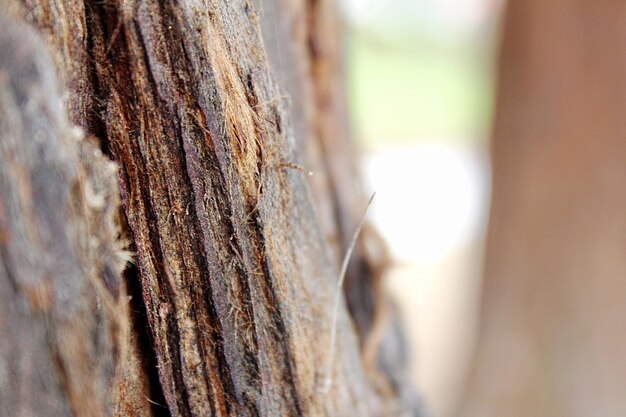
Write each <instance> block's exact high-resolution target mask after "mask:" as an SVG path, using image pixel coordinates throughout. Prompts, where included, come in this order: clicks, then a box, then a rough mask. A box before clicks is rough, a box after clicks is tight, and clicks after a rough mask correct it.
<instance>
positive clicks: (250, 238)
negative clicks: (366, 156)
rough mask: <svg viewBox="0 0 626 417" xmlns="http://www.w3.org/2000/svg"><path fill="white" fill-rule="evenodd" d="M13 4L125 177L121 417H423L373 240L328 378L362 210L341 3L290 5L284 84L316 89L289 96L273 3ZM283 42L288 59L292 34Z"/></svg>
mask: <svg viewBox="0 0 626 417" xmlns="http://www.w3.org/2000/svg"><path fill="white" fill-rule="evenodd" d="M1 3H2V5H3V6H4V7H3V10H5V11H6V12H7V14H8V15H10V16H12V17H13V18H14V19H16V20H21V21H25V22H28V23H30V24H31V25H32V26H33V27H34V28H36V29H37V30H38V31H39V33H40V34H41V36H42V37H43V38H44V39H45V41H46V43H47V44H48V45H49V47H50V49H51V51H52V52H53V57H54V60H55V66H56V68H57V69H58V71H59V74H60V76H61V78H62V80H63V83H64V85H65V86H66V87H67V89H68V91H67V94H66V95H65V96H64V97H65V101H64V104H65V109H66V112H67V114H68V115H69V117H70V118H71V120H72V122H74V123H76V124H77V125H79V126H81V127H82V128H83V129H84V130H85V131H86V132H88V133H89V134H91V135H93V136H95V137H97V138H98V139H99V140H100V145H101V147H102V149H103V151H104V152H105V153H106V154H107V155H108V156H109V157H110V158H112V159H113V160H115V161H116V162H117V163H118V183H119V187H120V190H121V201H122V207H123V213H124V215H123V218H122V223H123V227H124V229H125V230H126V233H128V235H129V239H130V241H131V247H130V249H131V250H132V251H133V252H135V253H136V257H135V263H136V267H131V268H130V269H128V270H127V271H126V272H125V279H126V283H127V286H128V291H129V293H130V294H131V295H132V297H133V299H132V301H131V309H132V312H133V316H132V317H133V320H132V323H131V324H132V331H131V338H130V339H128V338H124V339H123V340H124V349H122V351H123V352H125V354H124V355H122V357H121V359H122V360H119V361H118V362H119V363H118V366H117V369H118V379H117V380H116V383H115V384H114V385H115V386H114V389H115V390H117V393H118V394H116V395H114V396H113V397H114V398H113V400H114V402H115V401H117V403H115V404H114V405H113V406H114V407H115V410H116V413H117V414H118V415H152V414H154V415H157V414H171V415H181V416H200V415H202V416H204V415H214V416H292V415H293V416H299V415H302V416H354V415H359V416H367V415H375V416H378V415H381V416H385V415H399V414H401V413H403V412H411V413H416V412H417V411H416V407H415V405H414V404H413V402H414V400H413V398H411V396H412V394H411V391H410V390H408V389H407V385H406V381H405V380H404V379H403V378H402V377H401V376H400V373H399V372H398V370H400V371H402V367H403V362H402V360H398V361H396V360H395V356H396V353H397V352H399V351H401V348H400V347H399V346H400V345H399V344H398V340H399V339H398V334H397V333H396V330H397V327H396V326H395V325H393V322H392V321H390V320H391V319H390V317H391V315H390V314H387V315H385V314H380V312H384V311H386V310H385V309H384V308H383V307H384V304H381V300H384V298H383V297H382V296H381V295H380V294H379V292H380V291H379V289H378V288H379V280H380V277H381V275H382V270H383V269H384V262H385V261H384V259H385V258H384V251H383V249H382V247H381V244H380V242H379V240H378V239H377V238H376V237H375V236H374V235H373V232H371V231H366V232H365V233H364V236H363V238H362V240H361V245H360V246H361V247H360V249H359V250H358V251H357V253H356V254H355V255H356V262H355V266H353V267H352V268H351V271H350V275H349V281H348V287H347V288H348V295H349V299H350V307H351V308H350V313H352V317H354V318H355V319H356V323H357V327H356V328H355V327H354V325H353V320H352V317H351V316H350V314H349V312H348V310H347V309H346V307H345V305H343V304H342V306H341V308H340V315H339V320H338V323H337V325H338V338H337V346H336V349H335V352H336V353H335V357H334V358H332V363H333V367H332V373H331V374H330V375H328V374H327V372H326V364H327V363H328V361H329V360H330V359H331V358H329V356H328V355H329V352H330V351H331V349H329V343H330V334H331V326H332V323H331V312H332V308H333V306H332V302H333V295H334V294H333V291H334V289H335V283H336V280H337V278H338V277H337V273H338V270H339V262H340V260H341V256H342V255H343V251H344V250H345V245H346V243H347V241H348V239H349V235H350V233H351V232H352V229H353V227H355V225H356V224H357V223H358V220H359V219H358V216H359V215H360V212H361V209H362V207H363V206H364V203H365V198H363V196H362V195H361V194H360V192H359V191H358V188H355V186H354V184H356V179H352V176H353V174H354V172H355V171H354V169H353V166H352V165H351V158H352V156H351V155H352V154H351V151H350V149H349V148H348V147H346V146H347V145H346V144H347V143H348V142H347V141H348V139H349V138H348V135H347V133H346V130H345V120H343V118H344V114H343V113H342V112H343V111H344V110H343V103H342V102H341V100H342V99H341V97H342V96H341V95H340V92H339V93H335V92H334V91H335V87H336V86H338V83H341V81H340V79H339V78H336V75H334V74H335V73H336V71H338V68H339V65H340V62H339V61H338V51H332V52H331V53H330V54H328V53H324V48H326V46H324V45H325V43H324V42H322V39H323V36H325V35H323V33H326V31H327V30H328V29H327V27H330V28H333V27H334V29H333V30H338V29H337V27H336V26H333V25H335V23H333V22H332V21H329V20H328V18H329V16H332V14H333V13H334V11H333V9H332V7H330V5H329V3H326V2H310V3H309V2H304V1H303V2H293V3H292V4H291V7H296V8H299V10H301V11H302V12H303V13H301V14H298V13H292V10H290V11H288V12H287V16H291V17H293V18H294V19H295V20H298V19H302V18H305V19H309V18H311V19H312V18H315V19H314V20H313V21H314V22H316V24H315V25H313V26H312V28H311V32H310V33H307V34H304V35H303V36H302V37H301V38H298V42H295V41H294V42H293V44H292V47H293V48H294V49H293V50H292V52H293V55H291V56H290V54H291V53H292V52H288V53H284V54H283V56H285V57H289V56H290V58H289V59H291V60H292V61H291V65H290V66H285V67H282V69H281V70H284V71H285V72H286V73H287V72H291V71H296V70H298V69H300V70H303V71H305V72H307V73H305V74H304V75H303V77H304V78H302V79H299V80H296V81H294V84H292V85H291V86H290V87H285V88H284V90H283V89H281V87H279V85H278V84H277V80H276V76H275V75H274V72H276V71H277V69H276V61H272V60H270V61H271V63H268V60H267V56H266V50H265V47H264V42H263V39H264V38H265V39H267V37H268V30H270V28H271V27H272V26H271V24H270V25H269V26H267V24H266V23H267V21H266V20H263V19H266V18H267V15H268V13H269V11H268V6H269V5H272V7H279V4H278V3H268V4H253V3H251V2H247V1H239V0H238V1H228V2H219V1H185V2H181V3H180V4H177V5H174V4H172V3H168V2H156V1H145V2H128V1H107V2H85V3H82V2H75V1H41V0H39V1H29V2H24V3H22V2H19V1H13V0H3V1H2V2H1ZM319 8H322V9H319ZM320 10H323V13H318V12H319V11H320ZM277 13H280V12H277ZM261 16H263V17H261ZM283 17H285V16H283ZM261 20H263V22H265V23H263V25H261V24H260V22H261ZM279 21H280V22H284V20H279ZM324 22H326V23H324ZM274 25H275V27H274V29H275V30H274V34H275V36H276V39H279V38H280V39H283V44H284V45H287V44H291V42H292V40H293V38H292V33H293V32H292V31H297V30H298V28H297V27H292V28H291V29H289V28H287V29H285V28H283V30H284V32H281V29H280V26H279V25H277V24H276V21H275V20H274ZM326 25H329V26H326ZM261 26H263V31H264V32H263V33H262V31H261ZM318 37H319V38H320V39H317V38H318ZM277 42H278V41H277ZM316 42H317V46H316ZM278 46H279V47H280V45H278ZM309 46H310V47H311V48H312V49H311V50H309V49H308V48H309ZM298 48H301V49H300V50H298ZM270 49H271V48H270ZM279 59H280V58H279ZM300 59H303V60H304V61H302V62H301V61H300ZM279 64H280V63H279ZM283 64H284V65H289V64H288V63H287V64H285V63H283ZM296 64H297V65H296ZM279 77H280V76H279ZM279 81H280V79H279ZM286 84H287V83H286ZM305 91H308V92H307V93H306V95H304V96H302V97H301V96H300V95H299V93H300V92H305ZM285 94H290V95H291V96H292V99H293V100H294V101H297V100H300V101H299V102H298V103H295V104H293V107H290V106H289V105H288V104H287V103H286V100H284V99H282V98H281V97H282V96H284V95H285ZM318 108H319V112H318ZM292 112H293V114H294V118H293V121H294V122H293V125H292V122H291V118H290V114H291V113H292ZM298 112H300V113H298ZM302 114H307V116H306V117H305V116H302V117H300V115H302ZM342 123H343V124H342ZM302 126H305V127H302ZM333 129H336V131H335V132H334V131H333ZM337 132H340V134H337ZM308 170H311V171H313V172H314V175H313V176H308V175H307V171H308ZM368 230H369V229H368ZM120 314H121V316H122V317H126V316H125V315H124V311H121V313H120ZM127 321H128V320H127ZM127 324H128V323H127ZM128 325H129V326H130V324H128ZM385 329H387V330H391V331H390V332H387V336H384V335H385ZM381 335H383V336H381ZM129 340H132V341H133V343H130V342H129ZM382 341H386V343H382ZM134 343H136V344H134ZM385 346H386V347H385ZM381 352H383V353H385V354H384V355H382V356H381ZM113 357H114V358H115V357H116V356H115V355H114V356H113ZM392 364H393V365H392ZM381 370H382V372H381ZM328 378H332V384H331V387H330V390H329V391H328V392H324V391H323V390H322V388H323V387H324V385H325V382H326V380H327V379H328ZM147 401H148V402H150V405H147V404H146V402H147ZM73 410H74V412H75V413H76V409H73ZM77 414H79V415H82V414H81V413H77ZM59 415H63V414H59ZM66 415H68V414H67V413H66Z"/></svg>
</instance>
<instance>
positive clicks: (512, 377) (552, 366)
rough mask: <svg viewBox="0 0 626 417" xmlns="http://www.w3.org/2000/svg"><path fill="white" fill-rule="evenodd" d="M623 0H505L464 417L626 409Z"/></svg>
mask: <svg viewBox="0 0 626 417" xmlns="http://www.w3.org/2000/svg"><path fill="white" fill-rule="evenodd" d="M624 18H626V3H624V2H619V1H612V2H602V3H598V2H593V1H582V2H575V3H573V2H567V1H547V2H546V1H542V0H531V1H526V2H517V1H511V2H510V5H509V8H508V12H507V15H506V19H505V22H504V24H505V26H504V39H503V44H502V51H501V58H500V65H499V68H500V82H499V90H500V91H499V94H498V106H497V116H496V122H495V131H494V139H493V203H492V208H491V220H490V225H489V234H488V243H487V259H486V275H485V283H484V292H483V294H484V303H483V311H482V316H483V319H482V328H481V333H480V337H479V340H480V343H479V345H478V352H477V363H476V368H475V370H474V373H473V375H472V378H471V380H470V384H469V392H468V396H467V400H466V402H465V407H464V409H463V411H462V412H461V413H460V414H459V415H462V416H467V417H472V416H481V417H489V416H502V415H506V416H511V417H515V416H570V417H578V416H581V417H582V416H591V415H594V416H607V417H613V416H615V417H617V416H623V415H626V397H625V396H624V395H623V389H624V386H625V385H626V359H625V358H624V355H623V350H624V349H623V348H624V346H626V215H625V213H626V187H625V186H624V184H626V168H625V165H624V158H625V157H626V139H625V137H624V132H626V117H625V114H624V109H625V108H626V55H625V54H624V52H623V51H624V48H625V47H626V26H624Z"/></svg>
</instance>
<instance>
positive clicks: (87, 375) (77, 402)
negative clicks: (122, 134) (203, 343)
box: [0, 20, 128, 416]
mask: <svg viewBox="0 0 626 417" xmlns="http://www.w3.org/2000/svg"><path fill="white" fill-rule="evenodd" d="M0 25H1V28H2V29H1V30H0V91H1V94H0V113H1V114H2V117H1V118H0V161H1V163H0V415H3V416H33V415H55V416H62V415H84V416H105V415H110V410H111V409H112V407H113V405H114V404H115V392H114V390H113V389H111V387H113V386H114V385H115V384H114V382H115V375H116V373H115V371H116V366H117V363H118V362H119V361H120V360H122V359H123V358H122V357H123V356H124V352H123V351H122V350H123V349H124V348H123V346H124V344H123V343H122V341H123V340H125V338H126V337H127V334H128V332H127V325H126V321H125V318H126V317H124V315H123V313H124V312H125V311H126V308H125V300H126V297H125V296H124V294H123V293H124V288H123V284H122V282H121V280H120V272H121V269H122V266H123V264H124V261H123V259H122V258H121V257H120V255H121V254H122V252H121V251H120V247H119V245H118V243H117V242H118V230H119V229H118V222H117V219H116V217H117V210H118V204H119V196H118V193H117V185H116V179H115V167H114V164H113V163H112V162H110V161H109V160H108V159H107V158H106V157H104V156H103V155H102V152H101V151H100V150H99V149H98V148H97V146H95V145H94V144H93V143H90V142H89V141H87V140H86V139H83V137H82V132H81V130H80V129H78V128H76V127H71V126H70V124H69V123H68V121H67V117H66V116H65V114H64V112H63V110H62V108H61V105H60V104H61V98H60V95H59V90H58V87H57V84H56V80H55V74H54V72H53V66H52V62H51V60H50V57H49V55H48V54H47V52H46V50H45V48H44V47H43V45H42V44H41V43H40V42H39V41H38V38H37V37H36V35H35V34H34V33H33V32H32V30H30V29H29V28H27V27H24V26H20V25H14V24H11V23H8V22H6V21H4V20H3V21H1V22H0Z"/></svg>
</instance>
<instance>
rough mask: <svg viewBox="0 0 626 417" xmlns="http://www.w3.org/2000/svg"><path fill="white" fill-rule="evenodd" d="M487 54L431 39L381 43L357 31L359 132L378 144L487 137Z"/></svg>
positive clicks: (354, 85)
mask: <svg viewBox="0 0 626 417" xmlns="http://www.w3.org/2000/svg"><path fill="white" fill-rule="evenodd" d="M484 55H485V54H484V53H480V52H479V51H478V50H477V49H471V48H467V47H465V48H462V47H451V46H444V45H437V44H434V43H432V42H431V43H425V44H418V43H417V42H414V41H413V42H411V41H408V42H399V41H396V42H393V43H390V42H386V43H379V44H377V43H375V40H371V38H368V37H367V36H366V35H364V34H362V33H353V34H352V36H351V37H350V42H349V47H348V76H349V80H350V88H349V92H350V94H349V99H350V105H351V108H352V114H353V123H354V125H355V127H356V131H357V135H358V136H359V137H360V138H361V139H363V141H364V142H365V144H366V145H367V146H374V147H378V146H380V145H384V144H385V143H388V142H389V141H392V142H398V141H402V140H415V139H418V140H419V139H424V138H427V139H440V138H444V139H455V140H456V139H461V140H468V139H469V140H472V139H476V138H482V137H484V136H485V134H486V132H487V131H488V128H489V121H490V115H491V101H492V100H491V91H492V88H491V77H490V73H489V71H488V70H487V69H488V68H489V67H488V63H487V62H485V61H486V60H484V59H481V56H484Z"/></svg>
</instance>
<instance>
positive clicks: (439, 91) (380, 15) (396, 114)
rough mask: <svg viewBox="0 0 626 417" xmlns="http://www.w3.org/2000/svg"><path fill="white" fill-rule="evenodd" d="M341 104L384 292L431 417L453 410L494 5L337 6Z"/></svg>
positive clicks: (464, 366)
mask: <svg viewBox="0 0 626 417" xmlns="http://www.w3.org/2000/svg"><path fill="white" fill-rule="evenodd" d="M342 1H343V2H342V4H341V6H342V11H343V14H344V19H345V21H346V24H347V29H348V56H347V69H348V81H349V100H350V107H351V111H352V117H353V120H352V122H353V127H354V129H355V136H356V137H357V138H358V139H359V140H360V142H361V143H360V145H361V146H360V147H361V149H362V150H363V151H364V153H363V155H362V172H363V174H364V175H365V177H366V179H367V182H368V186H369V187H370V189H371V190H374V191H376V193H377V197H376V202H375V204H374V206H373V207H372V209H371V213H370V218H371V219H372V220H373V221H374V222H375V224H376V225H377V227H378V229H379V230H380V232H381V233H382V234H383V235H384V237H385V238H386V240H387V242H388V244H389V245H390V248H391V251H392V255H393V258H394V267H393V270H392V272H391V274H390V277H389V279H388V280H387V285H388V287H389V289H390V291H392V292H393V293H394V296H395V298H396V300H398V301H399V304H400V307H401V309H402V311H403V313H404V314H403V315H404V317H405V320H406V325H407V329H408V331H409V339H410V343H411V347H412V365H413V369H412V375H413V376H414V380H415V384H416V385H417V387H418V389H419V391H420V392H421V393H422V394H423V395H424V397H425V398H424V399H425V402H426V404H427V405H428V408H429V409H430V411H431V413H432V416H433V417H444V416H449V415H450V413H451V412H452V411H453V410H454V407H455V403H456V401H457V400H458V398H459V396H460V394H461V389H462V387H463V382H464V380H465V378H466V375H467V370H468V365H469V359H470V354H471V349H472V343H473V338H474V334H475V328H476V320H477V312H478V297H479V291H480V274H481V259H482V248H483V240H484V233H485V227H486V220H487V211H488V205H489V203H488V201H489V164H488V156H487V148H486V144H487V139H488V135H489V131H490V124H491V119H492V111H493V110H492V109H493V90H494V87H493V85H494V80H493V75H494V71H493V62H494V49H495V44H496V42H495V40H496V34H497V28H498V24H497V23H498V18H499V15H500V11H501V2H500V1H499V0H342Z"/></svg>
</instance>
